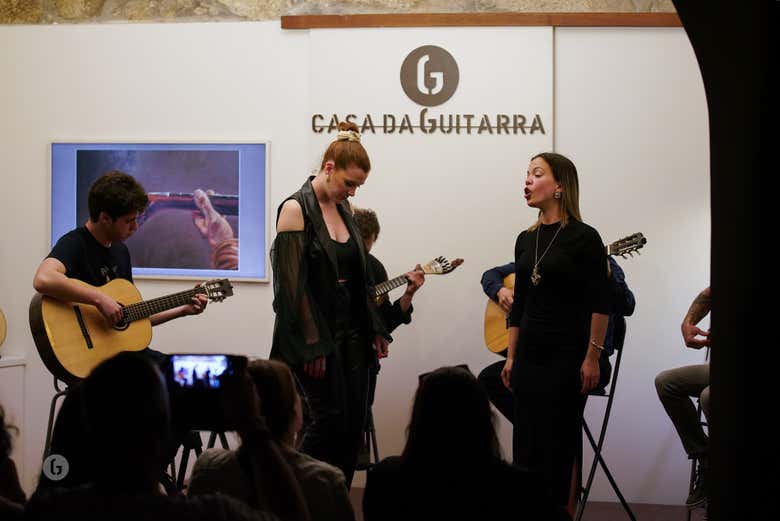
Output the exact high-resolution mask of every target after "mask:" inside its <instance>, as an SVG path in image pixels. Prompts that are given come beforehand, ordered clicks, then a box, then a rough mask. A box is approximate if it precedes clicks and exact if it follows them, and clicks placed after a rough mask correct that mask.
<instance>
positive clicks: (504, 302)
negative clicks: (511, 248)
mask: <svg viewBox="0 0 780 521" xmlns="http://www.w3.org/2000/svg"><path fill="white" fill-rule="evenodd" d="M514 272H515V263H514V262H510V263H508V264H504V265H502V266H496V267H494V268H490V269H489V270H487V271H486V272H485V273H483V274H482V280H481V283H482V291H484V292H485V295H487V296H488V298H490V299H492V300H494V301H496V302H498V304H499V305H500V306H501V307H502V308H503V310H504V311H506V312H509V311H510V310H511V309H512V302H513V301H514V294H513V292H512V290H511V289H509V288H506V287H504V279H505V278H506V277H507V275H510V274H511V273H514Z"/></svg>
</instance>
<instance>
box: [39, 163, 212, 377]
mask: <svg viewBox="0 0 780 521" xmlns="http://www.w3.org/2000/svg"><path fill="white" fill-rule="evenodd" d="M88 204H89V219H88V220H87V222H86V224H85V225H84V226H80V227H78V228H76V229H74V230H71V231H70V232H68V233H66V234H65V235H63V236H62V237H61V238H60V239H59V240H58V241H57V244H55V245H54V248H52V250H51V252H50V253H49V254H48V255H47V256H46V258H45V259H44V260H43V261H42V262H41V263H40V265H39V266H38V270H37V271H36V273H35V278H34V279H33V287H34V288H35V290H36V291H37V292H39V293H41V294H43V295H46V296H49V297H53V298H56V299H59V300H63V301H69V302H77V303H82V304H89V305H92V306H95V307H96V308H97V309H98V310H99V311H100V313H101V314H102V315H103V316H104V317H105V318H106V320H107V322H108V323H109V324H111V325H115V324H117V323H118V322H119V321H120V320H121V319H122V306H121V305H120V304H119V303H118V302H117V301H116V300H114V299H113V298H112V297H110V296H109V295H106V294H105V293H102V292H100V291H98V290H97V289H96V287H99V286H102V285H104V284H106V283H107V282H110V281H111V280H113V279H116V278H121V279H125V280H127V281H129V282H131V283H132V282H133V274H132V264H131V261H130V252H129V251H128V249H127V246H125V244H124V243H123V241H125V240H127V239H128V238H129V237H130V236H131V235H132V234H133V233H134V232H135V231H136V230H137V229H138V218H139V216H140V214H141V213H142V212H143V211H144V209H145V208H146V206H147V204H148V198H147V195H146V192H145V190H144V188H143V187H142V186H141V185H140V184H139V183H138V181H136V180H135V179H134V178H133V177H132V176H130V175H128V174H125V173H123V172H119V171H117V170H114V171H111V172H108V173H105V174H103V175H102V176H100V177H99V178H98V179H97V180H96V181H95V182H94V183H93V185H92V187H91V188H90V190H89V198H88ZM73 279H76V280H80V281H82V282H86V283H87V284H89V285H91V286H94V287H90V286H85V285H82V284H78V283H77V282H75V281H74V280H73ZM207 302H208V298H207V297H206V296H205V295H202V294H196V295H195V296H193V297H192V299H191V301H190V302H189V303H188V304H186V305H182V306H179V307H175V308H172V309H168V310H166V311H162V312H160V313H157V314H155V315H152V316H151V317H149V318H150V321H151V323H152V325H153V326H154V325H158V324H162V323H164V322H167V321H169V320H172V319H174V318H179V317H183V316H188V315H198V314H200V313H202V312H203V310H204V309H205V308H206V304H207ZM142 353H144V354H146V355H148V356H149V357H150V358H151V359H152V361H154V362H157V363H160V362H162V361H163V360H164V359H165V355H164V354H163V353H160V352H158V351H154V350H151V349H148V348H147V349H145V350H143V351H142Z"/></svg>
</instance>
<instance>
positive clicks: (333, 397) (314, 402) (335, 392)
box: [294, 329, 369, 488]
mask: <svg viewBox="0 0 780 521" xmlns="http://www.w3.org/2000/svg"><path fill="white" fill-rule="evenodd" d="M334 340H335V342H336V349H335V350H334V351H333V352H332V353H330V354H329V355H328V356H327V357H326V359H325V376H324V378H321V379H315V378H312V377H310V376H309V375H308V374H306V373H305V372H304V371H303V367H302V366H298V367H295V368H294V371H295V376H296V378H298V381H299V382H300V384H301V386H302V387H303V390H304V392H305V393H306V397H307V400H308V406H309V415H310V424H309V425H308V427H307V428H306V430H305V432H304V434H303V441H302V443H301V451H302V452H304V453H305V454H308V455H309V456H312V457H313V458H316V459H318V460H322V461H325V462H327V463H330V464H331V465H334V466H336V467H338V468H339V469H341V471H342V472H344V477H345V478H346V483H347V488H349V487H350V486H351V485H352V478H353V476H354V474H355V465H356V463H357V457H358V453H359V452H360V447H361V444H362V440H363V438H362V436H363V429H364V427H365V423H366V414H367V411H368V390H369V374H368V373H369V369H368V362H367V358H368V357H367V356H365V355H367V354H368V353H367V350H368V349H369V346H368V345H367V344H368V343H367V341H366V340H365V337H364V336H363V335H362V334H361V332H360V330H358V329H349V330H345V331H338V332H336V334H335V335H334ZM361 353H363V355H361Z"/></svg>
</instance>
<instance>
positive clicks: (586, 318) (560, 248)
mask: <svg viewBox="0 0 780 521" xmlns="http://www.w3.org/2000/svg"><path fill="white" fill-rule="evenodd" d="M559 225H560V223H555V224H549V225H545V224H541V225H539V227H538V228H536V229H535V230H533V231H530V232H529V231H527V230H526V231H524V232H522V233H521V234H520V235H519V236H518V237H517V241H516V243H515V295H514V304H513V305H512V312H511V314H510V320H509V324H510V326H511V327H519V328H520V339H521V340H524V341H525V342H530V343H533V344H541V345H569V346H576V347H580V346H581V347H582V348H586V347H587V346H586V342H587V339H588V334H589V330H590V318H591V314H592V313H603V314H605V315H608V314H609V313H610V311H611V306H610V298H609V291H608V287H607V260H606V253H605V251H604V245H603V243H602V242H601V237H600V236H599V234H598V232H597V231H596V230H595V229H594V228H592V227H590V226H588V225H587V224H585V223H582V222H580V221H577V220H575V219H570V220H569V223H568V224H567V225H566V226H565V227H562V228H561V229H560V232H559V233H558V236H557V237H555V240H554V241H553V236H554V235H555V233H556V231H558V228H559ZM537 234H539V237H538V239H539V243H538V254H536V259H540V258H541V260H539V264H538V270H539V274H540V275H541V281H540V282H539V285H538V286H537V285H534V284H532V283H531V273H532V272H533V268H534V259H535V252H536V248H537V246H536V240H537ZM550 241H553V242H552V244H551V245H550ZM548 245H549V246H550V248H549V250H548V249H547V247H548ZM545 250H547V253H546V254H545V255H544V256H543V257H542V254H543V253H544V252H545Z"/></svg>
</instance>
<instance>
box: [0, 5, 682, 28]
mask: <svg viewBox="0 0 780 521" xmlns="http://www.w3.org/2000/svg"><path fill="white" fill-rule="evenodd" d="M445 12H448V13H462V12H467V13H468V12H547V13H558V12H575V13H576V12H582V13H598V12H628V13H651V12H652V13H673V12H675V9H674V5H673V4H672V1H671V0H0V24H61V23H105V22H220V21H242V20H245V21H250V20H274V19H278V18H279V17H280V16H282V15H303V14H358V13H445Z"/></svg>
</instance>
